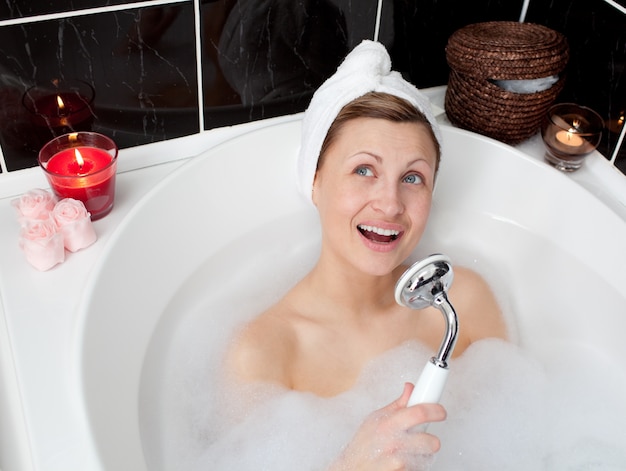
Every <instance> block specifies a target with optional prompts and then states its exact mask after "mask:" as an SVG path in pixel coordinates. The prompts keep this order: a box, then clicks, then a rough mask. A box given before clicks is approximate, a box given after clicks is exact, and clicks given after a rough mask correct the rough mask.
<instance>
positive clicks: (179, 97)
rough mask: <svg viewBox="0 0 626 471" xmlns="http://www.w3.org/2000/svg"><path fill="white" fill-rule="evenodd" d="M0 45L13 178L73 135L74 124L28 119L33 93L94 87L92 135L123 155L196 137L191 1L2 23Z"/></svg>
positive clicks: (4, 135)
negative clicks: (75, 85)
mask: <svg viewBox="0 0 626 471" xmlns="http://www.w3.org/2000/svg"><path fill="white" fill-rule="evenodd" d="M0 44H1V45H2V46H0V47H1V48H2V51H1V54H0V68H1V70H2V75H1V77H0V81H1V82H0V100H1V103H2V106H1V108H0V123H1V124H2V126H1V129H0V142H1V144H2V150H3V153H4V157H5V161H6V164H7V168H8V170H9V171H11V170H16V169H21V168H26V167H31V166H34V165H36V154H37V151H38V149H39V148H40V147H41V145H42V144H43V143H45V142H46V141H47V140H49V139H50V138H51V137H53V136H54V135H58V134H61V133H63V132H69V131H70V130H72V129H73V124H74V123H73V117H71V116H70V117H68V120H69V121H70V122H69V125H67V126H52V127H51V126H46V125H45V122H44V123H43V124H42V123H41V119H40V116H34V115H33V113H31V112H29V110H28V109H27V107H26V106H24V105H25V104H28V102H29V100H28V99H27V100H26V102H24V100H23V96H24V94H25V92H26V91H27V90H28V89H30V88H31V87H33V86H39V87H41V86H47V87H49V86H50V85H51V84H53V83H54V84H56V83H61V84H62V83H63V82H65V81H75V80H80V81H83V82H85V83H87V84H89V85H90V86H91V87H92V88H93V89H94V90H95V98H94V101H93V104H92V107H91V108H92V113H93V115H94V120H93V125H92V129H93V130H94V131H98V132H102V133H103V134H107V135H109V136H110V137H112V138H113V139H114V140H115V141H116V142H117V144H118V145H119V146H120V147H121V148H123V147H129V146H135V145H140V144H145V143H148V142H153V141H158V140H163V139H167V138H173V137H178V136H183V135H188V134H192V133H195V132H197V131H198V106H197V101H198V97H197V79H196V77H197V74H196V58H195V46H194V44H195V35H194V14H193V4H192V3H184V4H175V5H173V6H168V7H157V8H143V9H133V10H125V11H118V12H107V13H99V14H96V15H85V16H76V17H70V18H60V19H51V20H47V21H40V22H35V23H27V24H23V25H11V26H4V27H0ZM63 86H64V85H60V88H59V92H60V93H63V92H64V90H63ZM30 102H32V100H30ZM52 112H53V113H56V112H58V109H57V108H55V109H54V110H52ZM33 118H35V121H33ZM38 118H39V120H38ZM57 119H58V113H57Z"/></svg>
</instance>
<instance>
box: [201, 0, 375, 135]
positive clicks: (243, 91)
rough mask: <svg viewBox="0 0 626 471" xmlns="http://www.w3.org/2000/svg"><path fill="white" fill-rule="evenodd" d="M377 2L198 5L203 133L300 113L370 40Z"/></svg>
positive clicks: (227, 0) (243, 0) (272, 0)
mask: <svg viewBox="0 0 626 471" xmlns="http://www.w3.org/2000/svg"><path fill="white" fill-rule="evenodd" d="M376 5H377V1H376V0H368V1H362V2H359V4H358V6H357V5H356V4H355V3H354V2H351V1H347V0H339V1H337V0H332V1H331V0H306V1H299V2H293V1H276V0H218V1H215V2H209V3H206V4H204V5H203V6H202V26H203V29H202V46H203V57H202V63H203V71H204V78H203V91H204V105H205V108H204V120H205V128H207V129H209V128H212V127H216V126H223V125H228V124H233V123H237V122H242V121H250V120H256V119H263V118H269V117H272V116H277V115H283V114H290V113H296V112H299V111H303V110H304V109H305V108H306V106H307V105H308V103H309V101H310V98H311V95H312V93H313V92H314V91H315V89H317V87H319V85H320V84H321V83H322V82H323V81H324V80H325V79H326V78H327V77H328V76H330V75H331V74H332V73H333V72H334V71H335V70H336V68H337V66H338V65H339V63H340V62H341V60H342V59H343V58H344V57H345V55H346V54H347V53H348V51H349V50H350V48H352V47H353V46H354V45H356V44H358V43H359V42H360V41H361V40H362V39H365V38H369V39H372V38H373V36H374V26H375V20H376Z"/></svg>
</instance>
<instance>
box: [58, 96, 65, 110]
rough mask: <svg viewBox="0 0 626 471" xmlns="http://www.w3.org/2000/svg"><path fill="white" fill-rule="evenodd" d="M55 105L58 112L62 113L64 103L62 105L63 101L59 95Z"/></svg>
mask: <svg viewBox="0 0 626 471" xmlns="http://www.w3.org/2000/svg"><path fill="white" fill-rule="evenodd" d="M57 104H58V105H59V110H61V111H62V110H64V109H65V103H63V100H62V99H61V97H60V96H59V95H57Z"/></svg>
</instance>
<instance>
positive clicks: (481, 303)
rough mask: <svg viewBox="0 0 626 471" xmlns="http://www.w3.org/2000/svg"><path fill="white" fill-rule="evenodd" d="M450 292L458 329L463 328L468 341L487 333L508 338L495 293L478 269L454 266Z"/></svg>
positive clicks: (464, 336)
mask: <svg viewBox="0 0 626 471" xmlns="http://www.w3.org/2000/svg"><path fill="white" fill-rule="evenodd" d="M449 295H450V301H451V302H452V304H453V306H454V308H455V310H456V311H457V314H458V315H459V320H460V323H461V326H460V332H463V338H464V340H465V342H466V343H467V345H469V344H470V343H472V342H475V341H476V340H480V339H482V338H487V337H496V338H502V339H506V338H507V332H506V330H507V329H506V324H505V322H504V318H503V316H502V311H501V309H500V306H499V305H498V301H497V299H496V296H495V294H494V293H493V291H492V289H491V287H490V286H489V284H488V283H487V282H486V281H485V279H484V278H483V277H482V276H480V275H479V274H478V273H476V272H475V271H473V270H470V269H469V268H465V267H454V282H453V283H452V287H451V288H450V294H449ZM467 345H466V346H467Z"/></svg>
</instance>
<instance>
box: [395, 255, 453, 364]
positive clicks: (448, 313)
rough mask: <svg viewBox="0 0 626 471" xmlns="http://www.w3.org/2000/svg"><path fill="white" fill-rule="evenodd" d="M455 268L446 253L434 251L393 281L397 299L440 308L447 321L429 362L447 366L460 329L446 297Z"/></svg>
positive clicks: (415, 305)
mask: <svg viewBox="0 0 626 471" xmlns="http://www.w3.org/2000/svg"><path fill="white" fill-rule="evenodd" d="M453 279H454V272H453V270H452V262H451V260H450V258H449V257H447V256H445V255H442V254H433V255H430V256H429V257H426V258H425V259H423V260H420V261H418V262H416V263H414V264H413V265H411V266H410V267H409V268H408V269H407V270H406V271H405V272H404V274H403V275H402V276H401V277H400V279H399V280H398V282H397V283H396V289H395V298H396V302H397V303H398V304H400V305H402V306H406V307H408V308H411V309H424V308H427V307H429V306H433V307H436V308H437V309H439V311H441V313H442V314H443V316H444V319H445V321H446V333H445V336H444V338H443V341H442V342H441V346H440V347H439V352H438V354H437V356H436V357H433V359H432V362H433V363H435V364H436V365H437V366H439V367H441V368H447V361H448V358H449V357H450V356H451V355H452V351H453V350H454V345H455V344H456V338H457V334H458V330H459V322H458V317H457V315H456V312H455V310H454V308H453V307H452V304H450V302H449V301H448V296H447V291H448V288H449V287H450V285H451V284H452V280H453Z"/></svg>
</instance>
